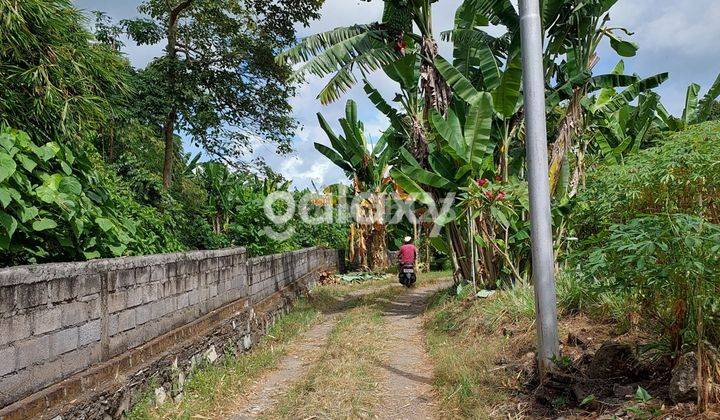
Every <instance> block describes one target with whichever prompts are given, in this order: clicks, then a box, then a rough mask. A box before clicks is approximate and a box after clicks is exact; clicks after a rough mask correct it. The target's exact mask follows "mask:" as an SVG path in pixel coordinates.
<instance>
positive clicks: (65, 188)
mask: <svg viewBox="0 0 720 420" xmlns="http://www.w3.org/2000/svg"><path fill="white" fill-rule="evenodd" d="M58 191H60V192H61V193H65V194H70V195H80V194H82V185H81V184H80V181H78V180H77V178H75V177H72V176H64V177H63V178H62V180H61V181H60V184H59V185H58Z"/></svg>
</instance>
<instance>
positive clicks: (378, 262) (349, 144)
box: [315, 100, 392, 270]
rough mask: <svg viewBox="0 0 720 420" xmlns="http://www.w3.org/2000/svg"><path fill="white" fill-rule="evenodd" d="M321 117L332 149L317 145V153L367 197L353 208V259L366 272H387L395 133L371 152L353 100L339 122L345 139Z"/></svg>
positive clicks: (351, 258)
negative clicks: (387, 194) (388, 197)
mask: <svg viewBox="0 0 720 420" xmlns="http://www.w3.org/2000/svg"><path fill="white" fill-rule="evenodd" d="M317 117H318V122H319V123H320V127H321V128H322V129H323V131H325V134H327V136H328V139H329V140H330V145H331V147H328V146H326V145H324V144H321V143H315V149H317V151H318V152H320V153H322V154H323V155H324V156H325V157H327V158H328V159H330V161H332V162H333V163H334V164H335V165H337V166H338V167H339V168H341V169H342V170H344V171H345V174H346V175H347V176H348V178H349V179H350V180H351V181H352V183H353V190H354V193H355V194H356V195H358V194H363V195H362V196H361V198H360V199H359V200H356V201H359V203H358V205H356V206H354V208H353V211H355V214H354V222H353V223H352V225H351V227H350V238H349V246H348V250H349V258H350V260H351V261H356V262H357V263H358V264H359V265H360V266H362V267H363V268H369V269H371V270H383V269H385V268H387V266H388V259H387V231H386V226H385V223H386V221H385V218H384V217H385V192H386V190H387V188H388V186H389V182H388V180H387V177H386V175H387V172H388V162H389V160H390V158H391V156H392V148H390V147H388V139H389V137H390V136H392V130H390V131H388V132H387V133H386V134H384V135H383V136H382V137H380V139H379V140H378V142H377V143H376V144H375V145H374V146H373V147H372V148H370V144H369V142H368V140H367V138H366V136H365V133H364V126H363V123H362V122H361V121H359V120H358V117H357V105H356V103H355V102H354V101H352V100H350V101H348V102H347V105H346V107H345V118H341V119H340V120H339V122H340V126H341V127H342V130H343V134H344V135H337V134H335V132H334V131H333V129H332V128H331V127H330V125H329V124H328V122H327V121H326V120H325V118H324V117H323V116H322V114H320V113H318V114H317Z"/></svg>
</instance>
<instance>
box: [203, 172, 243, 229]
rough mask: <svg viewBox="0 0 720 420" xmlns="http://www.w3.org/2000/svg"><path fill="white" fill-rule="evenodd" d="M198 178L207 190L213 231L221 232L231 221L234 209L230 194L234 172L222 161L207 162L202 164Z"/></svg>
mask: <svg viewBox="0 0 720 420" xmlns="http://www.w3.org/2000/svg"><path fill="white" fill-rule="evenodd" d="M198 178H199V180H200V182H201V183H202V184H203V186H204V188H205V190H206V191H207V198H208V203H207V205H208V209H209V218H210V220H211V222H212V226H213V232H214V233H215V234H221V233H223V232H225V230H226V228H227V226H228V224H229V223H230V216H231V213H232V210H233V206H232V203H231V194H230V192H231V190H232V185H233V184H234V177H233V174H232V173H231V172H230V171H229V170H228V168H227V166H225V165H223V164H222V163H218V162H206V163H203V164H202V165H200V170H199V171H198Z"/></svg>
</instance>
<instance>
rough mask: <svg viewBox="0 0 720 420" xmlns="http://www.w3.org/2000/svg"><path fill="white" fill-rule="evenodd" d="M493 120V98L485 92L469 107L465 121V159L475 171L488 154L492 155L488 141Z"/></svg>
mask: <svg viewBox="0 0 720 420" xmlns="http://www.w3.org/2000/svg"><path fill="white" fill-rule="evenodd" d="M492 118H493V98H492V95H490V94H489V93H487V92H483V93H481V94H480V95H479V99H478V101H477V102H476V103H475V104H474V105H472V106H471V107H470V111H469V112H468V116H467V119H466V121H465V126H466V128H465V144H466V146H467V153H466V155H465V159H466V161H467V162H468V163H471V164H472V165H473V167H474V168H475V169H476V170H479V169H480V168H481V165H482V163H483V161H484V160H485V158H486V157H487V155H488V154H492V151H493V144H492V142H491V141H490V132H491V131H492Z"/></svg>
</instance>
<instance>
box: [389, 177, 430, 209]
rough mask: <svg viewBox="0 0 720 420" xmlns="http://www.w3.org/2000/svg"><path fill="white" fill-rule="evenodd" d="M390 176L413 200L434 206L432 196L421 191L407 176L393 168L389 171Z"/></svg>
mask: <svg viewBox="0 0 720 420" xmlns="http://www.w3.org/2000/svg"><path fill="white" fill-rule="evenodd" d="M390 174H391V175H390V176H392V178H393V179H394V180H395V182H396V183H397V184H398V185H399V186H400V188H402V189H403V190H404V191H405V192H407V193H408V194H410V195H411V196H413V198H414V199H416V200H418V201H420V202H421V203H423V204H426V205H431V204H434V201H433V199H432V196H430V194H428V193H427V192H426V191H425V190H423V189H422V187H420V185H418V184H417V183H416V182H415V181H414V180H412V179H411V178H410V177H409V176H407V175H406V174H404V173H403V172H401V171H399V170H397V169H395V168H393V169H392V170H391V171H390Z"/></svg>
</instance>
